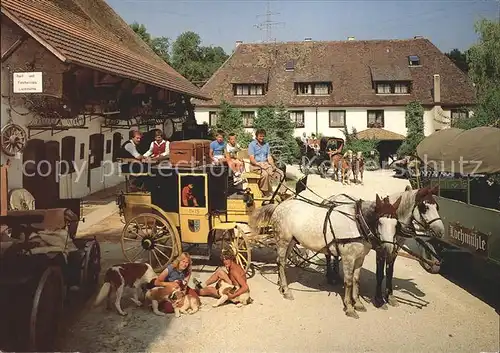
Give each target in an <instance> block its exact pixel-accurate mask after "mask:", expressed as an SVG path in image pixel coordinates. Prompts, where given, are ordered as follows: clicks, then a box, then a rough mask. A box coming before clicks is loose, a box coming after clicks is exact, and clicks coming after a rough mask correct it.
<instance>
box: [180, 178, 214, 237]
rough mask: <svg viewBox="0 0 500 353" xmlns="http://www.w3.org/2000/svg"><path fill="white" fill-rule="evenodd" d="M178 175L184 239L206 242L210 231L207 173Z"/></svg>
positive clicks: (181, 225) (181, 224)
mask: <svg viewBox="0 0 500 353" xmlns="http://www.w3.org/2000/svg"><path fill="white" fill-rule="evenodd" d="M178 177H179V220H180V227H181V234H182V241H183V242H185V243H198V244H205V243H207V240H208V233H209V231H210V225H209V217H208V192H207V190H208V180H207V179H208V178H207V174H196V173H179V175H178Z"/></svg>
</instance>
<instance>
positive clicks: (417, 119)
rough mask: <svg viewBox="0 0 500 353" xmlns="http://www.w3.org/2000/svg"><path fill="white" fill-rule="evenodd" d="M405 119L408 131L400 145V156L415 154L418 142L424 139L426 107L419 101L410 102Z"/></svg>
mask: <svg viewBox="0 0 500 353" xmlns="http://www.w3.org/2000/svg"><path fill="white" fill-rule="evenodd" d="M405 120H406V127H407V129H408V133H407V134H406V139H405V140H404V141H403V143H402V144H401V146H399V149H398V154H399V155H400V156H410V155H414V154H415V153H416V151H417V146H418V144H419V143H420V142H421V141H422V140H423V139H424V137H425V135H424V107H422V105H421V104H420V103H419V102H417V101H413V102H410V103H409V104H408V105H407V106H406V109H405Z"/></svg>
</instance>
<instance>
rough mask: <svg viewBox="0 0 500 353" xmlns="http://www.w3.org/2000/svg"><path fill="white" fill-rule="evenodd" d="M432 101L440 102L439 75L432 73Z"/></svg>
mask: <svg viewBox="0 0 500 353" xmlns="http://www.w3.org/2000/svg"><path fill="white" fill-rule="evenodd" d="M433 91H434V103H436V104H438V103H441V77H440V76H439V75H438V74H434V90H433Z"/></svg>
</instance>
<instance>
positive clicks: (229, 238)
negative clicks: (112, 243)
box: [117, 160, 307, 270]
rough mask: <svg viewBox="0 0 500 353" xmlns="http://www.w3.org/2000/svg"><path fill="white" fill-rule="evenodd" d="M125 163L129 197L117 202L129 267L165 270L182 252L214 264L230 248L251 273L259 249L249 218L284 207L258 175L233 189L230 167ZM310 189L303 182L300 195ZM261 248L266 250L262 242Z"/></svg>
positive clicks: (249, 176)
mask: <svg viewBox="0 0 500 353" xmlns="http://www.w3.org/2000/svg"><path fill="white" fill-rule="evenodd" d="M122 162H123V164H122V166H121V168H122V173H124V174H125V175H126V179H127V189H126V190H127V191H126V192H125V193H121V194H120V195H119V196H118V199H117V204H118V206H119V208H120V213H121V214H122V215H123V217H124V222H125V226H124V228H123V232H122V237H121V243H122V249H123V253H124V255H125V258H126V259H127V260H128V261H131V262H134V261H147V262H148V263H150V264H151V265H152V266H153V267H154V268H155V269H156V270H160V269H163V268H165V267H166V265H167V264H169V263H170V262H171V261H172V260H173V259H175V257H176V256H177V255H178V254H180V253H181V252H182V251H183V250H184V251H189V252H190V254H191V255H192V257H193V258H194V259H202V260H209V259H210V258H211V257H214V256H217V255H216V253H217V252H219V251H220V250H221V249H228V248H230V249H232V250H233V252H234V254H235V255H236V258H237V262H238V263H239V264H240V265H241V266H242V267H243V268H244V269H245V270H248V269H249V267H250V264H251V247H252V245H254V241H253V239H250V237H249V234H250V229H249V227H248V221H249V216H250V214H251V213H252V211H253V210H254V209H255V208H258V207H260V206H261V205H262V204H265V203H270V202H280V198H279V196H278V195H276V192H275V193H274V194H273V195H272V196H271V197H264V196H263V194H262V192H261V190H260V189H259V187H258V180H259V174H257V173H253V172H245V173H243V175H242V179H243V180H244V183H242V184H240V185H239V186H234V185H233V177H232V173H229V168H228V167H227V166H219V165H212V164H207V165H202V166H192V165H191V166H176V167H173V166H172V165H170V164H169V163H168V162H161V163H158V164H145V163H139V162H137V161H130V160H122ZM131 178H135V181H136V182H137V180H139V181H140V183H141V184H142V185H143V187H142V191H133V192H131V191H129V190H130V185H129V181H130V179H131ZM283 182H284V180H282V181H281V183H283ZM306 183H307V178H306V177H304V178H303V179H301V180H299V182H298V183H297V186H296V190H295V192H296V193H298V192H300V191H302V190H303V189H304V188H305V186H306ZM276 190H277V189H276ZM264 232H266V230H264ZM259 242H260V245H262V238H260V240H259ZM195 250H197V251H198V252H201V254H197V253H196V251H195Z"/></svg>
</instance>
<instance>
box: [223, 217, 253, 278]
mask: <svg viewBox="0 0 500 353" xmlns="http://www.w3.org/2000/svg"><path fill="white" fill-rule="evenodd" d="M214 246H215V247H216V248H218V249H219V250H221V251H222V250H223V249H224V250H230V251H232V252H233V254H234V255H235V256H236V263H238V264H239V265H240V266H241V267H242V268H243V269H244V270H245V272H248V270H249V269H250V265H251V263H252V248H251V246H250V242H249V239H248V237H247V236H246V234H245V231H244V229H243V228H241V227H239V226H236V227H235V228H233V229H228V230H224V231H222V234H221V235H220V236H217V237H216V239H215V243H214Z"/></svg>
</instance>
